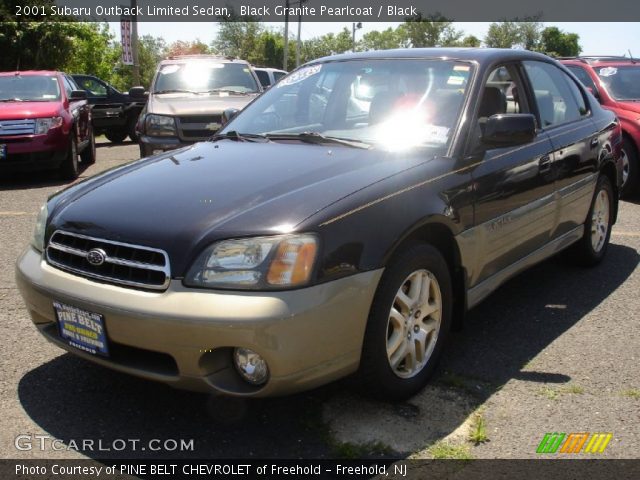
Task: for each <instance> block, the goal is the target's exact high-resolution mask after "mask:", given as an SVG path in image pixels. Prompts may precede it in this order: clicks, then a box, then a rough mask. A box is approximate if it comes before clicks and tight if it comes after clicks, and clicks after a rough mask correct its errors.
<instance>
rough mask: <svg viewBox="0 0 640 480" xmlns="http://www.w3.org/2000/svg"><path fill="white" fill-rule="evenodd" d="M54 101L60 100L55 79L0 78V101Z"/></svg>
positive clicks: (49, 77)
mask: <svg viewBox="0 0 640 480" xmlns="http://www.w3.org/2000/svg"><path fill="white" fill-rule="evenodd" d="M56 100H60V85H59V84H58V79H57V78H56V77H51V76H46V75H10V76H0V101H5V102H6V101H16V102H53V101H56Z"/></svg>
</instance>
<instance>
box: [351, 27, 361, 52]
mask: <svg viewBox="0 0 640 480" xmlns="http://www.w3.org/2000/svg"><path fill="white" fill-rule="evenodd" d="M361 28H362V23H361V22H358V23H355V22H354V23H353V26H352V29H351V50H352V51H354V52H355V51H356V30H360V29H361Z"/></svg>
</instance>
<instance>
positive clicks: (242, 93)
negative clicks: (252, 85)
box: [202, 88, 256, 95]
mask: <svg viewBox="0 0 640 480" xmlns="http://www.w3.org/2000/svg"><path fill="white" fill-rule="evenodd" d="M202 93H235V94H237V95H248V94H250V93H256V92H243V91H241V90H233V89H231V88H212V89H211V90H207V91H206V92H202Z"/></svg>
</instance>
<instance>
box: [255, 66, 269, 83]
mask: <svg viewBox="0 0 640 480" xmlns="http://www.w3.org/2000/svg"><path fill="white" fill-rule="evenodd" d="M254 72H256V75H257V76H258V80H260V83H261V84H262V86H263V87H268V86H269V85H270V83H269V74H268V73H267V72H265V71H264V70H254Z"/></svg>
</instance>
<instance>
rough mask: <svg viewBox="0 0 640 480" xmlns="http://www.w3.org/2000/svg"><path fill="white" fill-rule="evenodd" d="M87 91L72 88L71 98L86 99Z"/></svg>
mask: <svg viewBox="0 0 640 480" xmlns="http://www.w3.org/2000/svg"><path fill="white" fill-rule="evenodd" d="M86 99H87V92H85V91H84V90H71V93H70V94H69V100H86Z"/></svg>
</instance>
